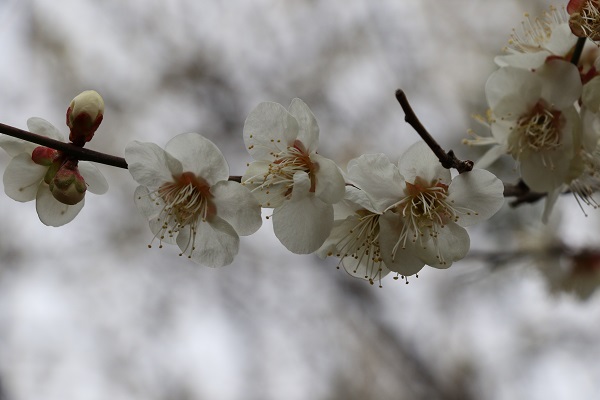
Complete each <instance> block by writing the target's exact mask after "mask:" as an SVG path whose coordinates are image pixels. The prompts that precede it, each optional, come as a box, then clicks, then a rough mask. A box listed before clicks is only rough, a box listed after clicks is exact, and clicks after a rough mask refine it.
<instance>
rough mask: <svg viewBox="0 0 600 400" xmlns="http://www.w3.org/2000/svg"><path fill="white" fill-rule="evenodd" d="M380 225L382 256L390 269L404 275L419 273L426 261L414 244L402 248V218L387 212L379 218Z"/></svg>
mask: <svg viewBox="0 0 600 400" xmlns="http://www.w3.org/2000/svg"><path fill="white" fill-rule="evenodd" d="M379 227H380V235H379V245H380V246H381V258H383V262H384V263H385V265H386V267H387V268H388V269H389V270H390V271H393V272H397V273H399V274H401V275H404V276H410V275H414V274H416V273H418V272H419V271H420V270H421V269H422V268H423V267H424V266H425V262H423V261H422V260H421V259H419V258H418V257H417V256H416V255H415V253H414V251H413V249H412V246H409V247H407V248H406V249H402V246H401V245H398V240H399V239H400V233H401V232H402V220H401V219H400V218H398V216H397V215H396V214H394V213H392V212H386V213H385V214H384V215H383V216H382V217H380V218H379Z"/></svg>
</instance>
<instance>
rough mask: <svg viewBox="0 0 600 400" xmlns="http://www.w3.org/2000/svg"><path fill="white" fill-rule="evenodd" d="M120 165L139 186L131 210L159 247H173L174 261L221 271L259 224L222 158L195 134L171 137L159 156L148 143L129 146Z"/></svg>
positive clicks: (254, 203)
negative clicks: (241, 239)
mask: <svg viewBox="0 0 600 400" xmlns="http://www.w3.org/2000/svg"><path fill="white" fill-rule="evenodd" d="M125 159H126V161H127V163H128V166H129V172H130V173H131V175H132V176H133V179H135V180H136V181H137V182H138V183H139V184H140V186H138V188H137V189H136V191H135V204H136V206H137V207H138V209H139V210H140V212H141V213H142V214H143V215H144V216H145V217H146V218H148V220H149V224H150V229H151V231H152V233H153V234H154V239H156V240H158V242H159V247H162V244H163V243H168V244H177V246H179V248H180V249H181V253H180V254H179V255H180V256H181V255H183V254H185V255H187V257H188V258H190V259H191V260H192V261H194V262H197V263H199V264H202V265H205V266H208V267H221V266H224V265H228V264H231V263H232V262H233V259H234V256H235V255H236V254H237V253H238V248H239V236H240V235H241V236H245V235H250V234H252V233H254V232H256V230H258V228H259V227H260V226H261V224H262V219H261V215H260V206H259V204H258V202H257V201H256V200H255V199H254V197H253V196H252V193H250V191H249V190H248V189H247V188H245V187H243V186H242V185H240V184H239V183H237V182H233V181H229V180H228V179H229V166H228V165H227V161H226V160H225V157H223V154H222V153H221V151H220V150H219V149H218V148H217V146H215V145H214V143H212V142H211V141H210V140H208V139H206V138H204V137H203V136H201V135H200V134H198V133H185V134H181V135H177V136H175V137H174V138H173V139H171V140H170V141H169V142H168V143H167V145H166V146H165V149H164V150H163V149H162V148H160V147H159V146H158V145H156V144H154V143H141V142H138V141H134V142H131V143H129V144H128V145H127V146H126V148H125ZM154 239H153V240H154Z"/></svg>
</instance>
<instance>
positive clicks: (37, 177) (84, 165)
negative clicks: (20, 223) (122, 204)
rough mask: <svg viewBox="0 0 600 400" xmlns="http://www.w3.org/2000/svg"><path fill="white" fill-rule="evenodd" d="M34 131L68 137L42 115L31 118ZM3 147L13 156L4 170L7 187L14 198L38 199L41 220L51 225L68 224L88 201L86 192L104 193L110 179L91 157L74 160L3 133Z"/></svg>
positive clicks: (24, 200) (5, 189) (0, 139)
mask: <svg viewBox="0 0 600 400" xmlns="http://www.w3.org/2000/svg"><path fill="white" fill-rule="evenodd" d="M27 127H28V128H29V130H30V131H31V132H33V133H37V134H38V135H42V136H46V137H49V138H51V139H55V140H60V141H64V140H65V138H64V136H63V135H62V134H61V133H60V132H59V131H58V129H56V128H55V127H54V126H53V125H52V124H50V123H49V122H48V121H46V120H44V119H42V118H30V119H29V120H28V121H27ZM0 147H2V148H3V149H4V150H5V151H6V152H7V153H8V154H9V155H10V156H12V157H13V159H12V160H11V161H10V163H9V164H8V166H7V167H6V171H5V172H4V179H3V180H4V191H5V192H6V194H7V195H8V197H10V198H11V199H13V200H17V201H21V202H27V201H31V200H34V199H35V201H36V210H37V213H38V216H39V218H40V221H42V222H43V223H44V224H46V225H50V226H61V225H64V224H66V223H68V222H70V221H71V220H73V218H75V217H76V216H77V214H78V213H79V211H81V209H82V208H83V205H84V203H85V199H84V196H85V192H86V191H90V192H92V193H94V194H104V193H106V191H107V190H108V182H106V179H105V178H104V176H103V175H102V173H100V171H99V170H98V169H97V168H96V167H95V166H93V165H92V164H90V163H89V162H87V161H79V162H78V161H77V160H71V159H68V158H67V157H65V156H64V155H62V154H61V153H60V152H59V151H57V150H53V149H49V148H47V147H43V146H38V145H36V144H33V143H30V142H26V141H23V140H20V139H15V138H12V137H9V136H0Z"/></svg>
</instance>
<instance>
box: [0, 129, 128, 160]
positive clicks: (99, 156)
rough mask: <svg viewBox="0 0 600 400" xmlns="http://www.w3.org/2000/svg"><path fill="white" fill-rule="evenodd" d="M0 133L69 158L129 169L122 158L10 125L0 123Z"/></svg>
mask: <svg viewBox="0 0 600 400" xmlns="http://www.w3.org/2000/svg"><path fill="white" fill-rule="evenodd" d="M0 133H3V134H5V135H8V136H12V137H15V138H18V139H22V140H25V141H27V142H31V143H35V144H39V145H41V146H45V147H49V148H51V149H55V150H59V151H62V152H63V153H65V154H68V155H69V156H72V157H73V158H76V159H78V160H85V161H92V162H96V163H99V164H105V165H110V166H112V167H117V168H124V169H127V162H126V161H125V159H124V158H122V157H116V156H111V155H109V154H104V153H100V152H98V151H94V150H88V149H84V148H82V147H79V146H75V145H73V144H71V143H65V142H61V141H60V140H54V139H50V138H48V137H45V136H41V135H37V134H35V133H31V132H28V131H24V130H22V129H19V128H15V127H13V126H10V125H5V124H1V123H0Z"/></svg>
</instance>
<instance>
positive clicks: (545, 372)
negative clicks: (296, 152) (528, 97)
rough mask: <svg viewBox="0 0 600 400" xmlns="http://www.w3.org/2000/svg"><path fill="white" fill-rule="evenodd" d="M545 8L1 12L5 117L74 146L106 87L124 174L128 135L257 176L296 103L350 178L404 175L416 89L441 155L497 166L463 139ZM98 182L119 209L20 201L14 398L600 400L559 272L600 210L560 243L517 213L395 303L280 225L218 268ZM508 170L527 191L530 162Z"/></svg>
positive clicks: (3, 332)
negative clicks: (285, 235)
mask: <svg viewBox="0 0 600 400" xmlns="http://www.w3.org/2000/svg"><path fill="white" fill-rule="evenodd" d="M564 3H566V1H565V2H564ZM557 5H558V6H562V5H563V4H557ZM548 7H549V4H548V3H547V2H546V1H534V0H528V1H521V0H502V1H496V0H478V1H472V0H453V1H447V2H446V1H438V0H376V1H371V0H337V1H335V0H228V1H217V0H162V1H159V0H127V1H123V0H103V1H91V0H87V1H86V0H61V1H52V0H27V1H21V0H3V1H0V48H1V49H2V52H3V54H2V58H1V59H0V87H1V88H2V91H1V92H0V104H1V107H0V122H3V123H6V124H9V125H13V126H17V127H20V128H26V125H25V122H26V120H27V118H29V117H31V116H38V117H42V118H45V119H47V120H49V121H50V122H52V123H54V124H55V125H56V126H57V127H62V128H61V129H63V130H64V131H65V132H66V127H65V125H64V114H65V111H66V107H67V105H68V104H69V102H70V100H71V99H72V98H73V97H74V96H75V95H76V94H78V93H79V92H80V91H82V90H86V89H95V90H97V91H98V92H99V93H100V94H101V95H102V96H103V97H104V100H105V102H106V111H105V118H104V122H103V123H102V126H101V128H100V130H99V131H98V132H97V134H96V136H95V138H94V140H93V141H92V142H91V143H90V144H89V146H88V147H89V148H92V149H95V150H99V151H102V152H106V153H110V154H114V155H119V156H122V155H123V149H124V147H125V145H126V144H127V143H128V142H129V141H130V140H134V139H135V140H140V141H151V142H155V143H158V144H159V145H164V144H165V143H166V142H167V141H168V140H169V139H170V138H171V137H173V136H175V135H176V134H178V133H183V132H190V131H196V132H200V133H202V134H203V135H205V136H206V137H208V138H209V139H211V140H212V141H214V142H215V143H216V144H217V145H218V146H219V147H220V148H221V149H222V151H223V153H224V154H225V156H226V158H227V159H228V161H229V163H230V166H231V173H232V174H233V175H241V174H242V173H243V170H244V167H245V165H246V163H247V162H248V161H250V158H249V156H248V155H247V154H246V152H245V150H244V144H243V141H242V127H243V123H244V119H245V116H246V115H247V114H248V112H249V111H250V110H251V109H252V108H253V107H255V106H256V105H257V104H258V103H259V102H261V101H275V102H279V103H282V104H284V105H286V106H287V105H288V104H289V102H290V101H291V100H292V99H293V98H294V97H299V98H301V99H303V100H304V101H305V102H306V103H307V104H308V105H309V106H310V107H311V109H312V110H313V112H314V114H315V115H316V117H317V119H318V121H319V124H320V127H321V145H320V153H321V154H323V155H325V156H327V157H330V158H332V159H334V160H336V161H337V162H338V163H339V165H341V166H345V165H346V163H347V161H348V160H350V159H351V158H354V157H356V156H358V155H360V154H363V153H369V152H371V153H372V152H385V153H386V154H387V155H388V156H389V157H390V158H391V159H397V158H398V157H399V156H400V155H401V154H402V152H403V151H404V150H405V149H406V148H407V147H408V146H409V145H410V144H412V143H414V142H415V141H416V140H417V139H418V137H417V135H416V134H415V133H414V132H413V131H412V130H411V128H410V127H409V126H407V125H406V124H405V123H404V121H403V114H402V111H401V109H400V107H399V105H398V104H397V102H396V101H395V99H394V91H395V90H396V89H397V88H403V89H404V90H405V91H406V93H407V94H408V96H409V99H410V101H411V102H412V104H413V107H414V109H415V110H416V112H417V113H418V115H419V116H420V117H421V119H422V121H423V122H424V124H425V125H426V127H427V128H429V130H430V131H431V132H432V133H433V134H434V136H436V137H437V138H438V139H439V141H440V142H441V143H442V144H443V146H444V147H446V148H447V149H449V148H453V149H455V151H456V152H457V153H458V154H459V156H462V157H465V158H466V157H477V155H478V154H480V153H477V152H475V151H474V149H471V148H467V147H465V146H463V145H461V144H460V141H461V139H462V138H464V137H466V130H467V128H469V127H473V126H476V125H477V124H476V123H475V122H474V121H473V120H472V119H471V114H472V113H482V112H484V111H485V98H484V92H483V87H484V84H485V80H486V78H487V76H488V75H489V74H490V73H491V72H492V71H493V70H494V69H495V66H494V64H493V56H494V55H496V54H499V53H500V52H501V49H502V47H503V46H504V45H505V44H506V42H507V39H508V37H509V34H510V32H511V29H512V28H515V27H516V28H518V27H519V26H520V21H521V20H522V19H523V13H524V12H529V13H531V15H532V16H535V15H540V14H541V13H542V12H543V11H544V10H546V9H548ZM8 162H9V157H8V156H7V155H6V154H4V153H3V152H2V154H0V166H1V167H5V166H6V165H7V164H8ZM99 168H100V169H101V170H102V172H103V173H104V174H105V175H106V177H107V179H108V180H109V182H110V185H111V188H110V191H109V192H108V193H107V194H106V195H103V196H94V195H88V196H87V199H86V206H85V207H84V209H83V210H82V212H81V214H80V215H79V216H78V217H77V218H76V219H75V220H74V221H73V222H72V223H70V224H68V225H66V226H64V227H61V228H50V227H46V226H44V225H42V224H41V223H40V222H39V220H38V218H37V215H36V213H35V207H34V204H33V203H25V204H21V203H17V202H14V201H12V200H10V199H9V198H8V197H6V196H0V218H1V221H2V229H1V230H0V399H2V400H13V399H14V400H30V399H44V400H51V399H61V400H62V399H78V400H87V399H89V400H93V399H112V400H119V399H123V400H124V399H147V400H154V399H157V400H159V399H160V400H167V399H168V400H192V399H194V400H195V399H219V400H220V399H223V400H228V399H232V400H235V399H250V400H263V399H265V400H268V399H278V400H279V399H286V400H287V399H290V400H295V399H298V400H300V399H318V400H320V399H323V400H335V399H417V400H418V399H457V400H458V399H490V400H501V399H502V400H503V399H511V400H512V399H529V400H532V399H533V400H535V399H544V400H546V399H598V398H599V397H600V363H599V362H598V360H599V359H600V340H599V337H600V335H599V332H600V298H599V297H598V296H597V295H594V294H591V295H589V293H587V295H586V296H584V297H586V299H585V300H582V299H581V298H580V297H581V296H577V295H575V294H573V293H565V292H563V291H560V290H559V291H556V290H554V291H553V290H551V289H553V288H554V289H557V288H561V287H564V286H565V285H564V284H561V281H560V279H561V276H559V277H558V278H556V277H555V278H556V279H558V281H557V280H556V279H555V280H554V281H552V280H551V279H550V280H549V278H548V276H550V275H552V274H548V273H547V271H546V270H548V269H552V268H553V269H557V268H558V269H560V268H563V269H564V268H565V265H567V264H568V260H567V261H565V259H564V257H563V256H562V255H561V252H560V251H558V252H547V251H546V249H547V248H548V247H552V246H555V245H561V243H562V244H565V245H568V246H569V248H582V247H590V248H593V247H594V246H596V245H597V244H598V243H597V241H598V239H597V237H598V216H597V213H598V211H594V210H593V209H587V213H588V214H589V216H588V217H587V218H586V217H585V216H584V215H583V212H582V211H581V210H580V208H579V207H578V206H577V203H576V202H575V201H574V200H573V199H572V198H570V197H568V196H567V197H565V198H564V199H561V200H560V201H559V204H558V207H557V210H556V213H555V215H554V219H553V221H552V222H551V223H550V224H549V225H547V226H543V225H541V223H540V222H539V221H540V216H541V205H539V204H535V205H525V206H522V207H519V208H518V209H510V208H509V207H508V206H507V207H505V209H503V210H502V212H501V213H500V214H499V215H498V216H496V217H495V218H493V219H492V220H491V221H489V223H486V224H483V225H482V226H480V227H476V228H474V229H471V230H470V232H471V237H472V249H473V252H472V255H471V256H469V257H468V258H467V259H465V260H464V261H461V262H459V263H456V264H455V265H453V266H452V268H450V269H449V270H445V271H440V270H433V269H430V268H425V269H424V270H423V271H422V273H420V274H419V277H418V279H416V278H414V277H413V278H412V279H410V280H409V281H410V283H409V284H408V285H407V284H405V283H404V282H403V281H401V280H398V281H395V280H393V279H392V278H391V277H388V278H387V279H384V280H383V282H382V283H383V288H378V287H376V286H370V285H369V284H368V283H366V282H364V281H360V280H356V279H353V278H351V277H350V276H348V275H347V274H346V273H345V272H343V270H337V269H336V268H335V266H336V263H337V262H336V260H325V261H322V260H320V259H318V258H317V257H316V256H312V255H307V256H299V255H293V254H291V253H289V252H287V251H286V250H285V248H283V246H282V245H280V244H279V242H278V241H277V240H276V238H275V237H274V235H273V233H272V228H271V226H270V222H269V221H268V220H265V222H264V225H263V228H261V230H260V231H259V232H258V233H256V234H255V235H253V236H250V237H247V238H243V240H242V244H241V250H240V254H239V255H238V257H237V258H236V260H235V262H234V263H233V264H232V265H230V266H227V267H224V268H220V269H215V270H213V269H208V268H204V267H201V266H198V265H194V264H192V263H191V262H189V261H188V260H186V259H184V258H179V257H178V256H177V254H178V249H176V248H174V247H166V248H163V249H161V250H159V249H156V248H152V249H148V248H147V245H148V243H150V241H151V239H152V234H151V233H150V231H149V229H148V227H147V223H146V221H145V220H144V218H142V216H141V215H140V214H139V213H138V212H137V210H136V209H135V207H134V204H133V200H132V196H133V191H134V189H135V187H136V184H135V182H134V181H133V180H132V179H131V177H130V175H129V173H128V172H127V171H125V170H120V169H116V168H111V167H107V166H102V165H101V166H99ZM494 168H495V169H494V171H495V172H497V173H498V174H499V176H501V177H502V178H503V179H505V180H506V181H509V182H514V181H516V173H515V171H514V164H513V163H512V161H503V162H500V163H499V164H498V165H495V166H494ZM524 249H525V250H524ZM524 254H525V255H527V254H528V255H529V256H524ZM567 266H568V265H567ZM554 275H556V274H554ZM554 275H553V276H554ZM558 275H560V274H558ZM557 282H558V283H557ZM562 283H564V282H562ZM592 283H593V282H592ZM567 286H568V285H567Z"/></svg>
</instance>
